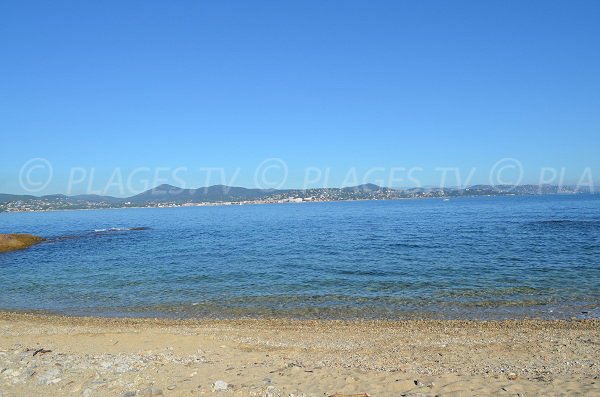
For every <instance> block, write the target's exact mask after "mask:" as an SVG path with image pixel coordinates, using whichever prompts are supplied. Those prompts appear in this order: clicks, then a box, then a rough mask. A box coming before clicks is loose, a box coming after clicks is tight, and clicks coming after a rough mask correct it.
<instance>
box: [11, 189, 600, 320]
mask: <svg viewBox="0 0 600 397" xmlns="http://www.w3.org/2000/svg"><path fill="white" fill-rule="evenodd" d="M17 232H18V233H33V234H35V235H39V236H42V237H45V238H46V241H44V242H42V243H40V244H38V245H35V246H32V247H30V248H28V249H26V250H21V251H14V252H10V253H4V254H0V310H11V311H26V312H48V313H58V314H66V315H86V316H111V317H159V318H165V317H166V318H200V319H204V318H235V319H237V318H273V317H275V318H297V319H340V320H356V319H360V320H369V319H382V320H402V319H483V320H493V319H519V318H548V319H563V318H566V319H571V318H590V317H595V318H598V317H600V195H583V194H581V195H549V196H505V197H473V198H469V197H465V198H453V199H450V200H442V199H407V200H391V201H347V202H321V203H290V204H263V205H228V206H225V205H224V206H210V207H208V206H205V207H179V208H129V209H114V210H106V209H102V210H81V211H55V212H37V213H0V233H17Z"/></svg>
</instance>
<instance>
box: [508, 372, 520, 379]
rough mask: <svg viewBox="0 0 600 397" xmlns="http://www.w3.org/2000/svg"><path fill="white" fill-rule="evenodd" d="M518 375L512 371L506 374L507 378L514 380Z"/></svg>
mask: <svg viewBox="0 0 600 397" xmlns="http://www.w3.org/2000/svg"><path fill="white" fill-rule="evenodd" d="M518 377H519V376H518V375H517V374H515V373H514V372H511V373H510V374H508V380H516V379H517V378H518Z"/></svg>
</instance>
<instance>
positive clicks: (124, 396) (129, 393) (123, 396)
mask: <svg viewBox="0 0 600 397" xmlns="http://www.w3.org/2000/svg"><path fill="white" fill-rule="evenodd" d="M121 397H135V392H134V391H126V392H124V393H123V394H121Z"/></svg>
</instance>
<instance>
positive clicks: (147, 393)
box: [136, 387, 163, 397]
mask: <svg viewBox="0 0 600 397" xmlns="http://www.w3.org/2000/svg"><path fill="white" fill-rule="evenodd" d="M162 395H163V392H162V390H161V389H159V388H158V387H147V388H145V389H142V390H140V391H139V392H138V393H137V394H136V396H140V397H153V396H162Z"/></svg>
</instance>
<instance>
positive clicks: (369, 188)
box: [342, 183, 382, 192]
mask: <svg viewBox="0 0 600 397" xmlns="http://www.w3.org/2000/svg"><path fill="white" fill-rule="evenodd" d="M381 189H382V187H381V186H377V185H375V184H373V183H365V184H364V185H358V186H351V187H344V188H342V191H344V192H376V191H378V190H381Z"/></svg>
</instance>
